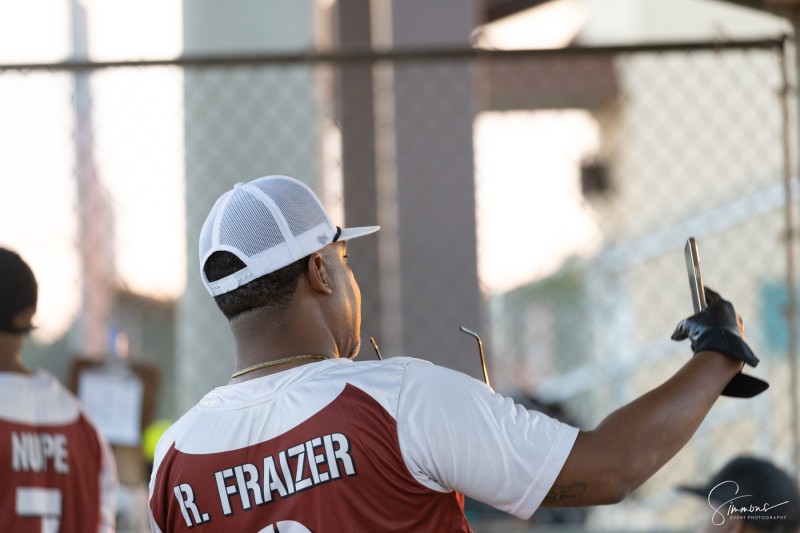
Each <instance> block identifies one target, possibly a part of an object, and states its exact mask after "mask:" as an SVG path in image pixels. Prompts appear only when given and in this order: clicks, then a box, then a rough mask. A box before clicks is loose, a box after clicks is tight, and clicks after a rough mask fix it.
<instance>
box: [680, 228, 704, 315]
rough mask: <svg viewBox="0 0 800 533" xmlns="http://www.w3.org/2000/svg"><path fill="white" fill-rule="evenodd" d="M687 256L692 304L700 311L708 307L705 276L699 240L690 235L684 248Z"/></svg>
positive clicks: (695, 310) (696, 311)
mask: <svg viewBox="0 0 800 533" xmlns="http://www.w3.org/2000/svg"><path fill="white" fill-rule="evenodd" d="M683 254H684V256H685V257H686V272H687V273H688V274H689V288H690V289H691V291H692V305H693V306H694V312H695V313H698V312H700V311H702V310H703V309H705V308H706V293H705V290H704V289H703V276H702V275H701V274H700V255H699V254H698V253H697V241H696V240H695V238H694V237H689V239H688V240H687V241H686V247H685V248H684V249H683Z"/></svg>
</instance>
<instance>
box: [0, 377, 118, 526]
mask: <svg viewBox="0 0 800 533" xmlns="http://www.w3.org/2000/svg"><path fill="white" fill-rule="evenodd" d="M0 480H2V482H0V524H2V526H1V527H2V529H3V531H26V532H27V531H30V532H38V531H48V532H60V533H86V532H94V531H97V532H102V533H107V532H113V531H114V527H115V520H116V498H117V474H116V465H115V463H114V458H113V455H112V453H111V449H110V448H109V446H108V444H107V443H106V441H105V439H104V438H103V437H102V436H101V435H100V434H99V433H98V432H97V430H96V428H95V427H94V425H93V424H92V423H91V422H90V421H89V420H87V418H86V416H85V415H84V413H83V411H82V410H81V407H80V404H79V403H78V400H77V399H76V398H75V397H74V396H73V395H72V393H70V392H69V391H68V390H67V389H65V388H64V387H63V386H62V385H61V383H59V381H58V380H57V379H56V378H55V377H53V376H52V375H51V374H49V373H47V372H45V371H43V370H37V371H36V373H34V374H33V375H24V374H19V373H11V372H0Z"/></svg>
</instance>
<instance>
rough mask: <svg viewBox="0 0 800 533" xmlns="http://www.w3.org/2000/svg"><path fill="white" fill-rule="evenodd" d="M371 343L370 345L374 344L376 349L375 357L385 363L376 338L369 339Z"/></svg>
mask: <svg viewBox="0 0 800 533" xmlns="http://www.w3.org/2000/svg"><path fill="white" fill-rule="evenodd" d="M369 342H370V344H372V347H373V348H374V349H375V355H377V356H378V359H379V360H381V361H383V356H382V355H381V350H380V348H378V343H377V342H375V337H370V338H369Z"/></svg>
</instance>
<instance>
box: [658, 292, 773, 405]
mask: <svg viewBox="0 0 800 533" xmlns="http://www.w3.org/2000/svg"><path fill="white" fill-rule="evenodd" d="M705 295H706V303H707V304H708V307H706V308H705V309H703V310H702V311H700V312H698V313H696V314H694V315H692V316H690V317H689V318H687V319H685V320H682V321H681V322H680V323H679V324H678V326H677V327H676V328H675V331H674V332H673V333H672V339H673V340H676V341H680V340H684V339H687V338H688V339H689V340H690V341H691V343H692V351H693V352H694V353H695V354H696V353H698V352H703V351H712V352H718V353H722V354H725V355H727V356H728V357H732V358H733V359H736V360H738V361H743V362H744V363H745V364H748V365H750V366H753V367H754V366H757V365H758V362H759V360H758V357H756V354H754V353H753V350H751V349H750V346H748V345H747V343H746V342H745V340H744V326H743V325H742V321H741V318H740V317H739V316H738V315H737V314H736V310H735V309H734V308H733V305H732V304H731V303H730V302H729V301H727V300H725V299H723V298H722V296H720V295H719V294H718V293H716V292H715V291H713V290H711V289H708V288H706V289H705ZM768 387H769V384H768V383H767V382H766V381H762V380H760V379H758V378H754V377H752V376H748V375H746V374H742V373H739V374H737V375H736V376H734V378H733V379H732V380H731V381H730V383H728V385H727V386H726V387H725V390H723V391H722V394H723V395H724V396H735V397H739V398H750V397H752V396H755V395H756V394H760V393H761V392H763V391H765V390H766V389H767V388H768Z"/></svg>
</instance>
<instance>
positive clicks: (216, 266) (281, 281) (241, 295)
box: [203, 252, 308, 320]
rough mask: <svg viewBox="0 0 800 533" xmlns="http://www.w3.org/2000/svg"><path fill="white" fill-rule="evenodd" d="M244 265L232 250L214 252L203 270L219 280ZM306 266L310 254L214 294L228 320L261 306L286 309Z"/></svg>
mask: <svg viewBox="0 0 800 533" xmlns="http://www.w3.org/2000/svg"><path fill="white" fill-rule="evenodd" d="M244 267H245V264H244V263H243V262H242V260H241V259H239V258H238V257H236V256H235V255H233V254H232V253H230V252H214V253H213V254H211V255H210V256H209V258H208V259H207V260H206V263H205V265H203V272H205V275H206V278H207V279H208V281H217V280H219V279H222V278H224V277H225V276H229V275H230V274H233V273H234V272H237V271H239V270H241V269H243V268H244ZM307 270H308V257H303V258H302V259H298V260H297V261H295V262H294V263H291V264H289V265H287V266H285V267H283V268H281V269H278V270H276V271H275V272H271V273H269V274H267V275H265V276H261V277H260V278H256V279H254V280H253V281H251V282H249V283H245V284H244V285H242V286H241V287H239V288H237V289H234V290H232V291H230V292H226V293H225V294H220V295H219V296H215V297H214V301H215V302H217V306H218V307H219V309H220V311H222V313H223V314H224V315H225V316H226V317H227V319H228V320H233V319H234V318H236V317H238V316H239V315H242V314H244V313H247V312H248V311H252V310H254V309H259V308H267V309H269V310H270V311H277V312H281V311H285V310H286V308H287V307H288V306H289V302H291V301H292V297H293V296H294V292H295V291H296V290H297V284H298V282H299V281H300V276H301V275H303V274H305V273H306V272H307Z"/></svg>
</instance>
